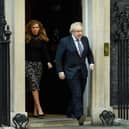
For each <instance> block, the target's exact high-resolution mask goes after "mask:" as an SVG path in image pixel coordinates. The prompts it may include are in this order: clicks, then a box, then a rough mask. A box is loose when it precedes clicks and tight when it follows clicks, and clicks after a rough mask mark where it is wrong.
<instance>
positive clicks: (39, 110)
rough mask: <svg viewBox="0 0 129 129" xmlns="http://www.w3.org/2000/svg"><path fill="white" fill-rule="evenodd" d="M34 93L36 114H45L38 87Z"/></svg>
mask: <svg viewBox="0 0 129 129" xmlns="http://www.w3.org/2000/svg"><path fill="white" fill-rule="evenodd" d="M32 95H33V99H34V115H43V114H44V112H43V110H42V108H41V105H40V100H39V91H38V90H37V89H36V90H34V91H32Z"/></svg>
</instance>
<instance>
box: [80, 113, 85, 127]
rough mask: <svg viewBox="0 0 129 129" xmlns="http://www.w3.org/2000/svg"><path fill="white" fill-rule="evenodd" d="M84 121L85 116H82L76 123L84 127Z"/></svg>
mask: <svg viewBox="0 0 129 129" xmlns="http://www.w3.org/2000/svg"><path fill="white" fill-rule="evenodd" d="M85 119H86V116H85V115H82V116H81V117H80V118H79V120H78V123H79V125H80V126H82V125H84V121H85Z"/></svg>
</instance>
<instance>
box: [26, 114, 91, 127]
mask: <svg viewBox="0 0 129 129" xmlns="http://www.w3.org/2000/svg"><path fill="white" fill-rule="evenodd" d="M84 124H91V120H90V118H86V121H85V122H84ZM28 126H29V128H41V127H61V126H78V121H77V120H76V119H72V118H66V117H65V116H64V115H45V116H44V118H43V119H40V118H32V117H30V118H29V125H28Z"/></svg>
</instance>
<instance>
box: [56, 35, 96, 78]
mask: <svg viewBox="0 0 129 129" xmlns="http://www.w3.org/2000/svg"><path fill="white" fill-rule="evenodd" d="M81 41H82V43H83V46H84V51H83V53H82V56H81V57H80V55H79V54H78V52H77V49H76V46H75V43H74V40H73V38H72V36H71V35H70V36H67V37H64V38H62V39H61V40H60V42H59V45H58V48H57V52H56V69H57V72H64V73H65V75H66V78H67V79H74V78H75V75H76V74H77V73H78V71H80V70H81V71H82V74H83V77H84V78H86V77H87V75H88V71H87V66H86V58H87V59H88V63H89V64H91V63H92V64H94V59H93V54H92V51H91V49H90V46H89V42H88V38H87V37H85V36H83V37H82V38H81Z"/></svg>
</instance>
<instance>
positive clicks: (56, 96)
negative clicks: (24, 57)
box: [26, 0, 82, 114]
mask: <svg viewBox="0 0 129 129" xmlns="http://www.w3.org/2000/svg"><path fill="white" fill-rule="evenodd" d="M30 19H37V20H40V21H41V22H42V23H43V24H44V26H45V28H46V31H47V34H48V37H49V39H50V42H49V44H48V48H49V53H50V56H51V59H52V63H53V66H54V68H53V69H52V70H47V69H46V68H44V73H43V78H42V81H41V87H40V89H41V90H40V100H41V103H42V106H43V109H44V110H45V112H46V113H54V114H58V113H59V114H64V113H65V110H66V105H67V99H68V98H67V89H66V84H65V81H60V80H59V79H58V76H57V73H56V69H55V52H56V48H57V45H58V41H59V39H60V38H61V37H63V36H66V35H68V34H69V27H70V24H71V23H72V22H74V21H81V20H82V8H81V0H46V1H45V0H38V1H35V0H27V1H26V22H28V21H29V20H30Z"/></svg>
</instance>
